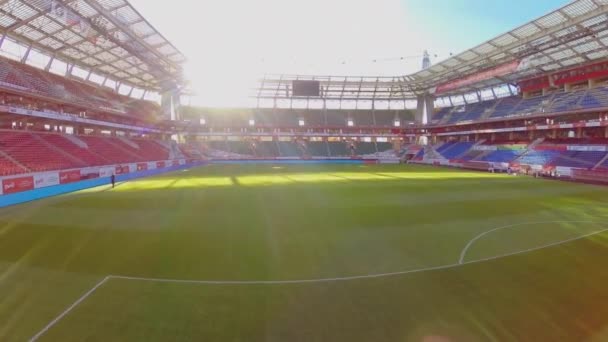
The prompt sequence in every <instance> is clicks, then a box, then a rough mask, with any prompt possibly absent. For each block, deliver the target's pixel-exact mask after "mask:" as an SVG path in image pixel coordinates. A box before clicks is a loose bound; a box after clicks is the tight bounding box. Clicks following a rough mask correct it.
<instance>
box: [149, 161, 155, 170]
mask: <svg viewBox="0 0 608 342" xmlns="http://www.w3.org/2000/svg"><path fill="white" fill-rule="evenodd" d="M148 170H156V162H149V163H148Z"/></svg>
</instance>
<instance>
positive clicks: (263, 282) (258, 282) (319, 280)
mask: <svg viewBox="0 0 608 342" xmlns="http://www.w3.org/2000/svg"><path fill="white" fill-rule="evenodd" d="M541 223H598V222H596V221H546V222H529V223H519V224H514V225H509V226H503V227H498V228H494V229H492V230H489V231H487V232H485V233H482V234H480V235H478V236H476V237H475V238H473V239H472V240H471V241H469V243H468V244H467V246H465V248H464V249H463V253H461V260H460V261H459V262H458V263H455V264H448V265H441V266H433V267H425V268H417V269H412V270H405V271H398V272H390V273H377V274H366V275H359V276H350V277H335V278H317V279H294V280H188V279H165V278H145V277H129V276H120V275H109V276H107V277H105V278H103V279H102V280H101V281H100V282H99V283H97V284H96V285H95V286H94V287H93V288H91V289H90V290H89V291H87V292H86V293H85V294H84V295H82V297H80V298H79V299H78V300H76V301H75V302H74V303H73V304H72V305H70V306H69V307H68V308H67V309H65V310H64V311H63V312H62V313H61V314H59V316H57V317H56V318H55V319H53V320H52V321H51V322H50V323H49V324H47V325H46V326H45V327H44V328H43V329H42V330H40V332H38V333H37V334H36V335H34V337H32V338H31V339H30V340H29V341H30V342H35V341H37V340H38V339H39V338H40V337H41V336H42V335H44V334H45V333H46V332H47V331H48V330H49V329H51V328H52V327H53V326H54V325H56V324H57V323H58V322H59V321H60V320H61V319H63V318H64V317H65V316H66V315H67V314H69V313H70V312H71V311H72V310H73V309H74V308H75V307H76V306H78V305H79V304H80V303H82V302H83V301H84V300H85V299H87V298H88V297H89V296H90V295H91V294H93V292H95V291H96V290H97V289H98V288H99V287H101V286H102V285H103V284H105V283H106V282H107V281H108V280H110V279H123V280H134V281H147V282H157V283H175V284H198V285H286V284H306V283H328V282H338V281H350V280H358V279H373V278H383V277H391V276H398V275H405V274H413V273H421V272H428V271H438V270H445V269H451V268H458V267H462V266H465V265H470V264H478V263H482V262H486V261H491V260H496V259H502V258H505V257H509V256H513V255H518V254H524V253H529V252H533V251H537V250H541V249H545V248H549V247H554V246H558V245H563V244H566V243H568V242H572V241H576V240H581V239H585V238H588V237H591V236H594V235H598V234H602V233H605V232H608V228H606V229H602V230H598V231H595V232H592V233H589V234H585V235H581V236H578V237H574V238H571V239H567V240H563V241H559V242H554V243H550V244H547V245H543V246H539V247H534V248H529V249H526V250H522V251H517V252H513V253H507V254H501V255H496V256H492V257H488V258H483V259H478V260H471V261H466V262H464V261H463V256H464V255H466V251H467V249H468V248H469V247H470V246H471V245H472V244H473V243H474V242H475V241H477V240H479V238H481V237H482V236H484V235H486V234H489V233H491V232H493V231H496V230H499V229H506V228H509V227H516V226H522V225H531V224H541Z"/></svg>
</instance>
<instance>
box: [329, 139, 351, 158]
mask: <svg viewBox="0 0 608 342" xmlns="http://www.w3.org/2000/svg"><path fill="white" fill-rule="evenodd" d="M327 145H328V146H329V153H330V155H331V156H332V157H348V156H350V151H349V150H348V148H347V145H346V143H345V142H343V141H331V142H327Z"/></svg>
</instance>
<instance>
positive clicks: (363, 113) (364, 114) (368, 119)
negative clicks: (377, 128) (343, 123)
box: [349, 110, 374, 127]
mask: <svg viewBox="0 0 608 342" xmlns="http://www.w3.org/2000/svg"><path fill="white" fill-rule="evenodd" d="M349 114H350V118H351V119H352V120H353V121H354V123H355V126H358V127H364V126H374V117H373V115H372V112H371V111H368V110H353V111H350V112H349Z"/></svg>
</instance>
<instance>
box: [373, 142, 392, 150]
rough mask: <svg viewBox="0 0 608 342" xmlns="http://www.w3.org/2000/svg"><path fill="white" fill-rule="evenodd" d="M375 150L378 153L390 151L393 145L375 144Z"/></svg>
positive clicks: (385, 143)
mask: <svg viewBox="0 0 608 342" xmlns="http://www.w3.org/2000/svg"><path fill="white" fill-rule="evenodd" d="M376 148H377V149H378V152H386V151H392V150H393V144H392V143H389V142H377V143H376Z"/></svg>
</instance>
